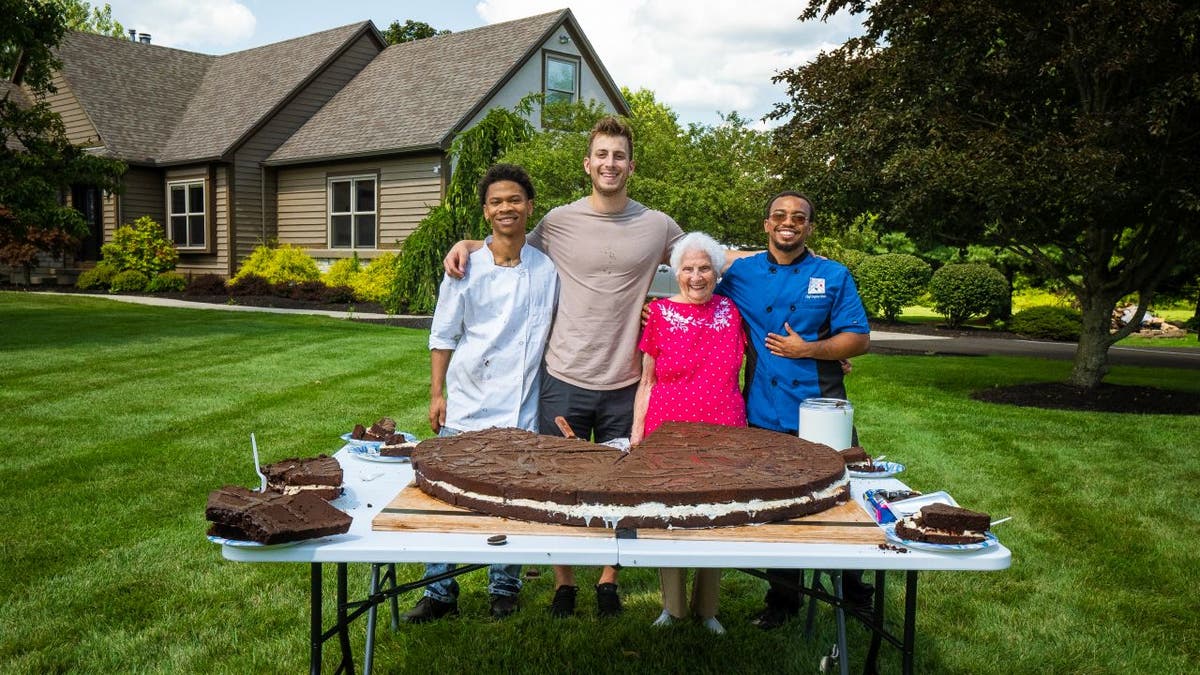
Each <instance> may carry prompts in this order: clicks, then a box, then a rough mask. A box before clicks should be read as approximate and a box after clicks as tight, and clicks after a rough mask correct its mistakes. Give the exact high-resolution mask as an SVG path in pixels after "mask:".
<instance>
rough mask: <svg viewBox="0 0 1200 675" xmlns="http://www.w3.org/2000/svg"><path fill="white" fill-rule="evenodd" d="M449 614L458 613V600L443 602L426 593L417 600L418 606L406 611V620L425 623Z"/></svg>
mask: <svg viewBox="0 0 1200 675" xmlns="http://www.w3.org/2000/svg"><path fill="white" fill-rule="evenodd" d="M447 614H458V603H457V602H442V601H441V600H435V599H433V598H431V597H429V596H428V595H425V596H422V597H421V599H420V600H418V601H417V604H416V606H414V607H413V608H412V609H410V610H408V611H407V612H405V613H404V620H405V621H406V622H407V623H425V622H427V621H433V620H434V619H440V618H442V617H443V616H446V615H447Z"/></svg>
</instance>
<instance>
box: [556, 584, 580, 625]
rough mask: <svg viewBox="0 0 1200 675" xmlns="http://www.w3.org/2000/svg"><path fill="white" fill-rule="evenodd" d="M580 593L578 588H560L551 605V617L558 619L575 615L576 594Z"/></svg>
mask: <svg viewBox="0 0 1200 675" xmlns="http://www.w3.org/2000/svg"><path fill="white" fill-rule="evenodd" d="M578 592H579V588H578V587H577V586H559V587H558V589H557V590H555V591H554V600H553V601H551V603H550V616H553V617H554V618H556V619H565V618H567V617H568V616H573V615H574V614H575V594H576V593H578Z"/></svg>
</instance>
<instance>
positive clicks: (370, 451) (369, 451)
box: [346, 446, 412, 464]
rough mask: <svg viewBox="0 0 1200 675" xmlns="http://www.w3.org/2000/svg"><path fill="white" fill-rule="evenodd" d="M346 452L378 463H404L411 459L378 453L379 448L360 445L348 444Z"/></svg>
mask: <svg viewBox="0 0 1200 675" xmlns="http://www.w3.org/2000/svg"><path fill="white" fill-rule="evenodd" d="M346 452H348V453H349V454H350V456H352V458H356V459H361V460H366V461H378V462H380V464H404V462H407V461H408V460H409V459H412V458H394V456H388V455H380V454H379V448H364V447H361V446H350V447H349V448H347V450H346Z"/></svg>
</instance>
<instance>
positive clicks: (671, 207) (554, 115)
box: [503, 89, 778, 246]
mask: <svg viewBox="0 0 1200 675" xmlns="http://www.w3.org/2000/svg"><path fill="white" fill-rule="evenodd" d="M622 93H623V95H624V97H625V100H626V101H628V102H629V107H630V116H629V119H628V122H629V125H630V127H631V128H632V130H633V137H634V152H633V155H634V160H635V162H636V170H635V171H634V174H633V177H632V178H630V180H629V196H630V197H631V198H633V199H636V200H637V201H639V202H641V203H643V204H645V205H646V206H649V207H651V208H654V209H658V210H661V211H663V212H665V213H667V214H670V215H671V216H672V217H673V218H674V219H675V220H676V221H678V222H679V224H680V225H681V226H682V227H683V228H684V229H685V230H702V231H704V232H708V233H709V234H711V235H713V236H714V237H716V238H717V239H719V240H720V241H722V242H725V243H727V244H736V245H746V246H762V245H763V240H764V235H763V232H762V221H763V205H764V203H765V202H766V200H767V198H768V197H770V196H771V195H772V194H774V193H775V192H778V189H777V188H778V180H777V179H776V178H774V177H773V176H772V175H771V167H770V163H769V161H768V160H769V155H770V137H769V136H768V135H767V134H765V133H763V132H759V131H755V130H753V129H750V128H749V126H748V123H747V121H746V120H744V119H742V118H741V117H739V116H738V115H737V114H736V113H730V114H728V115H724V116H723V117H722V123H721V124H718V125H715V126H708V125H699V124H691V125H689V126H688V127H687V128H686V129H685V128H683V127H682V126H681V125H680V124H679V120H678V116H677V115H676V114H675V112H674V111H672V110H671V109H670V108H669V107H668V106H667V105H665V104H663V103H660V102H659V101H657V100H656V99H655V96H654V92H652V91H649V90H647V89H641V90H638V91H636V92H632V91H629V90H628V89H626V90H623V92H622ZM605 114H607V113H606V112H605V110H604V108H603V107H601V106H600V105H598V104H595V103H592V102H588V103H579V102H576V103H570V104H562V103H558V104H549V105H547V106H546V107H545V109H544V112H543V118H546V117H549V118H550V119H551V120H552V123H551V125H550V126H551V128H548V129H544V130H542V131H540V132H537V133H535V134H534V135H533V136H532V137H531V138H530V139H529V140H527V141H525V142H523V143H519V144H517V145H514V146H513V147H512V149H511V150H510V151H509V152H508V153H507V154H505V155H504V157H503V161H506V162H512V163H514V164H520V165H521V166H524V167H525V168H526V170H528V171H529V174H530V176H531V177H532V178H533V182H534V187H535V188H536V189H537V193H538V195H537V200H536V201H535V204H534V206H535V211H534V216H535V219H537V218H540V217H541V216H542V215H544V214H545V212H546V211H547V210H549V209H550V208H553V207H555V206H558V205H561V204H565V203H568V202H571V201H574V200H576V199H579V198H580V197H583V196H585V195H588V194H590V193H591V183H590V181H589V179H588V177H587V174H585V173H584V171H583V157H584V155H585V154H587V135H588V132H589V131H590V130H591V128H592V125H593V124H594V123H595V121H596V120H597V119H599V118H600V117H601V116H603V115H605ZM533 222H536V220H533Z"/></svg>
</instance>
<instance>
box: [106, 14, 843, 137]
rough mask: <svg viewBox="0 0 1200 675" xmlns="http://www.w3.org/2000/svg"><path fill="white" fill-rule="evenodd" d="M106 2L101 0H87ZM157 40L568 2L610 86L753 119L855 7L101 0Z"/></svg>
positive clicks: (463, 21) (223, 38)
mask: <svg viewBox="0 0 1200 675" xmlns="http://www.w3.org/2000/svg"><path fill="white" fill-rule="evenodd" d="M91 4H92V5H93V6H97V5H99V6H103V5H104V4H105V3H104V2H92V3H91ZM108 4H110V5H111V6H112V12H113V18H114V19H116V20H117V21H119V22H121V23H122V24H123V25H124V26H125V28H126V29H131V28H132V29H136V30H138V31H139V32H144V33H150V34H151V36H152V40H153V42H154V44H158V45H163V46H166V47H175V48H178V49H186V50H189V51H195V52H202V53H205V54H227V53H229V52H235V51H239V50H242V49H249V48H251V47H258V46H261V45H264V44H269V43H272V42H278V41H280V40H286V39H289V38H293V37H299V36H301V35H307V34H309V33H315V32H317V31H321V30H325V29H328V28H334V27H337V26H343V25H346V24H349V23H355V22H358V21H363V20H366V19H370V20H372V21H374V22H375V25H376V26H377V27H378V28H379V29H380V30H383V29H385V28H387V26H388V24H390V23H391V22H392V21H396V20H399V21H400V22H401V23H403V22H404V21H405V20H407V19H413V20H416V21H424V22H425V23H428V24H430V25H431V26H433V27H435V28H439V29H448V30H451V31H462V30H467V29H470V28H478V27H481V26H486V25H489V24H493V23H499V22H502V21H509V20H511V19H519V18H522V17H526V16H533V15H535V14H541V13H544V12H549V11H553V10H557V9H562V8H564V7H569V8H570V9H571V11H572V13H573V14H574V15H575V19H576V20H577V21H578V22H579V25H580V26H581V27H582V28H583V32H584V33H585V34H586V35H587V37H588V40H589V41H590V42H591V43H592V46H593V47H594V48H595V50H596V52H597V53H598V54H599V56H600V60H601V61H603V62H604V65H605V67H607V68H608V71H609V74H610V75H612V77H613V79H614V80H615V81H616V83H617V85H618V86H623V87H628V88H630V89H632V90H635V91H636V90H638V89H649V90H651V91H653V92H654V94H655V96H656V98H657V99H658V100H659V101H660V102H663V103H666V104H667V105H668V106H670V108H671V109H672V110H674V111H675V113H676V114H677V115H678V116H679V120H680V121H681V122H682V123H684V124H687V123H691V122H696V123H700V124H717V123H719V122H720V117H719V113H730V112H737V113H738V114H739V115H741V116H742V117H744V118H747V119H749V120H752V121H754V123H755V124H754V126H756V127H757V128H767V127H769V126H773V125H774V123H764V122H760V121H759V120H760V119H761V118H762V117H763V116H764V115H766V114H767V113H768V112H770V111H771V110H772V108H773V107H774V106H775V104H776V103H779V102H782V101H784V100H785V99H786V98H787V96H786V89H785V88H784V87H783V86H782V85H776V84H773V83H772V82H771V77H772V76H773V75H775V74H776V73H778V72H780V71H782V70H784V69H787V68H790V67H793V66H796V65H799V64H801V63H804V62H806V61H808V60H810V59H812V58H813V57H814V56H816V55H817V54H819V53H820V52H821V51H823V50H830V49H833V48H835V47H837V46H838V45H840V44H841V43H842V42H844V41H845V40H846V39H847V38H850V37H852V36H854V35H857V34H859V33H861V32H862V27H861V22H860V17H858V16H850V15H848V14H845V13H843V14H839V15H837V16H835V17H833V18H831V19H830V20H829V21H828V22H819V21H810V22H804V23H801V22H800V21H797V20H796V17H797V16H798V15H799V14H800V12H801V10H802V9H803V8H804V6H805V5H806V4H807V3H806V2H804V0H792V1H790V2H789V1H784V0H752V1H747V0H740V1H730V0H424V1H421V2H414V1H411V0H392V1H391V2H383V1H378V0H368V1H363V2H356V1H354V0H343V1H341V2H330V1H329V0H323V1H321V0H290V1H289V0H108Z"/></svg>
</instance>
